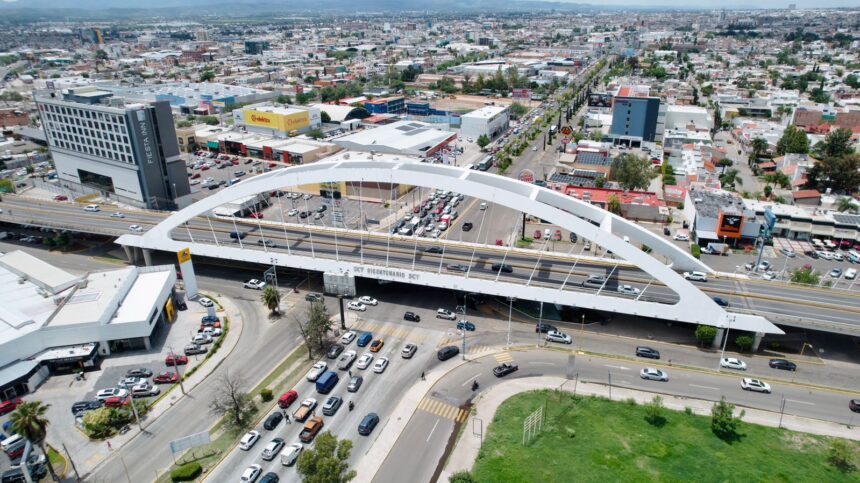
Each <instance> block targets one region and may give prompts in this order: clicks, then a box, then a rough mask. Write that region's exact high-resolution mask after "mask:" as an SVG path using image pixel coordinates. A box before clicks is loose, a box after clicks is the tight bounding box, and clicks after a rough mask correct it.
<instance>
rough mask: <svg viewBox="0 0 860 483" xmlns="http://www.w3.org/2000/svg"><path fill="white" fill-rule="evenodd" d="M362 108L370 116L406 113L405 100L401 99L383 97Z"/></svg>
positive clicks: (366, 103)
mask: <svg viewBox="0 0 860 483" xmlns="http://www.w3.org/2000/svg"><path fill="white" fill-rule="evenodd" d="M364 108H365V109H367V112H369V113H370V114H401V113H405V112H406V100H405V99H404V98H403V97H400V96H396V97H384V98H382V99H374V100H372V101H367V102H365V103H364Z"/></svg>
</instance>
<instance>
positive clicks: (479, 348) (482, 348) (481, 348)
mask: <svg viewBox="0 0 860 483" xmlns="http://www.w3.org/2000/svg"><path fill="white" fill-rule="evenodd" d="M490 349H491V347H490V346H486V345H483V344H475V345H473V346H471V347H467V348H466V354H480V353H482V352H487V351H489V350H490Z"/></svg>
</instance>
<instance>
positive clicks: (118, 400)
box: [104, 396, 131, 408]
mask: <svg viewBox="0 0 860 483" xmlns="http://www.w3.org/2000/svg"><path fill="white" fill-rule="evenodd" d="M130 400H131V398H129V397H128V396H122V397H120V396H111V397H109V398H107V399H105V400H104V407H106V408H118V407H122V406H128V403H129V401H130Z"/></svg>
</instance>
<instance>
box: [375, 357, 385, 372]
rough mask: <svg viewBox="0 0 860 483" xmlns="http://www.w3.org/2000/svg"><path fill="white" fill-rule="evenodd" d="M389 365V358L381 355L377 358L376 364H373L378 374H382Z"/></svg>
mask: <svg viewBox="0 0 860 483" xmlns="http://www.w3.org/2000/svg"><path fill="white" fill-rule="evenodd" d="M386 367H388V358H387V357H380V358H379V359H377V360H376V364H374V365H373V372H375V373H377V374H382V373H383V372H385V368H386Z"/></svg>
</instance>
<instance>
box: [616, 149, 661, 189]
mask: <svg viewBox="0 0 860 483" xmlns="http://www.w3.org/2000/svg"><path fill="white" fill-rule="evenodd" d="M654 176H656V173H655V171H654V168H652V167H651V162H650V161H648V160H647V159H646V158H644V157H639V156H636V155H633V154H631V153H624V154H622V155H620V156H618V157H617V158H615V160H614V161H612V165H611V166H610V167H609V179H610V180H612V181H617V182H618V183H619V184H620V185H621V186H622V187H623V188H624V189H628V190H635V189H646V188H647V187H648V185H649V184H650V181H651V178H653V177H654Z"/></svg>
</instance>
